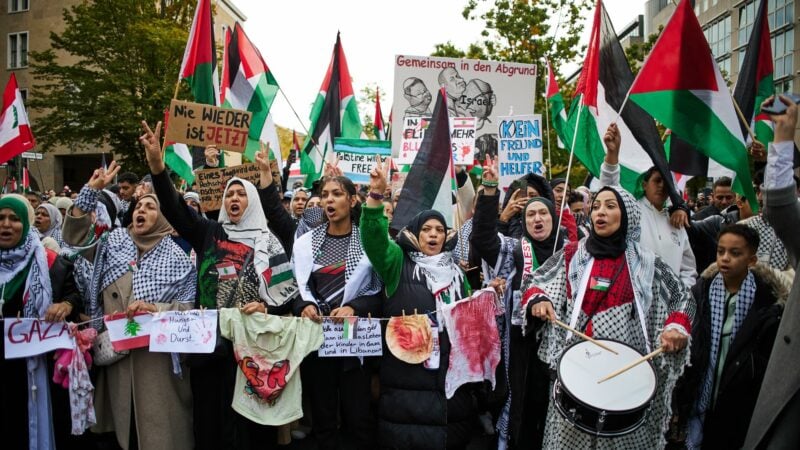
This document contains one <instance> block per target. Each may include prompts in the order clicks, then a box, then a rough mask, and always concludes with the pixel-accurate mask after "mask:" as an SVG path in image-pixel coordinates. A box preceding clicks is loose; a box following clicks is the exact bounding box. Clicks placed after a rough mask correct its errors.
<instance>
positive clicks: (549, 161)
mask: <svg viewBox="0 0 800 450" xmlns="http://www.w3.org/2000/svg"><path fill="white" fill-rule="evenodd" d="M545 91H547V89H545ZM544 96H545V101H544V102H545V105H544V115H545V121H546V126H547V170H548V171H549V172H550V177H551V178H552V175H553V172H552V168H553V160H552V154H551V153H550V105H548V104H547V92H545V93H544Z"/></svg>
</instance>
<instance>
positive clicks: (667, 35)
mask: <svg viewBox="0 0 800 450" xmlns="http://www.w3.org/2000/svg"><path fill="white" fill-rule="evenodd" d="M630 100H631V101H632V102H634V103H636V104H638V105H639V106H641V107H642V108H643V109H644V110H645V111H647V112H648V113H649V114H650V115H651V116H653V117H654V118H655V119H656V120H658V121H659V122H661V123H663V124H664V126H666V127H668V128H670V129H671V130H672V132H673V133H675V134H677V135H678V136H680V137H681V139H683V140H685V141H686V142H688V143H689V144H691V145H693V146H695V147H696V148H697V149H698V150H700V151H701V152H702V153H703V154H705V155H706V156H708V157H709V158H711V159H713V160H715V161H717V162H719V163H720V164H721V165H723V166H725V167H727V168H729V169H731V170H733V171H734V172H735V174H736V177H735V179H734V182H733V190H734V191H736V192H738V193H739V194H742V195H744V196H745V197H747V199H748V201H749V203H750V205H751V207H752V208H753V209H754V210H756V209H757V208H758V202H757V199H756V195H755V191H754V190H753V183H752V181H751V178H750V166H749V161H748V157H747V149H746V148H745V142H744V135H743V134H742V129H741V127H740V124H739V119H738V117H737V116H736V111H735V109H734V106H733V99H732V98H731V93H730V91H728V87H727V84H726V83H725V80H724V79H723V78H722V74H721V73H720V71H719V67H717V63H716V61H715V60H714V56H713V55H712V54H711V49H710V48H709V46H708V42H707V41H706V38H705V35H704V34H703V30H702V28H700V23H699V22H698V21H697V16H696V15H695V13H694V9H693V8H692V5H691V3H690V2H689V0H681V2H680V3H679V4H678V7H677V8H676V10H675V12H674V13H673V15H672V17H671V18H670V20H669V22H668V23H667V25H666V27H664V30H663V31H662V32H661V36H660V37H659V38H658V41H656V44H655V45H654V46H653V49H652V50H651V51H650V55H649V56H648V58H647V61H646V62H645V63H644V66H643V67H642V69H641V70H640V71H639V75H638V76H637V77H636V80H635V81H634V82H633V86H631V90H630Z"/></svg>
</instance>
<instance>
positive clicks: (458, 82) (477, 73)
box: [392, 55, 537, 165]
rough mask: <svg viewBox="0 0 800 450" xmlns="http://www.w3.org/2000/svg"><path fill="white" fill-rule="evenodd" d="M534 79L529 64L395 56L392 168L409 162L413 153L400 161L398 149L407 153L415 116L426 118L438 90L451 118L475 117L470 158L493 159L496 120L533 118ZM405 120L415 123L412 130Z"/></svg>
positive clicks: (410, 148)
mask: <svg viewBox="0 0 800 450" xmlns="http://www.w3.org/2000/svg"><path fill="white" fill-rule="evenodd" d="M536 76H537V67H536V65H533V64H519V63H509V62H498V61H479V60H474V59H457V58H439V57H432V56H406V55H397V56H395V71H394V99H393V100H394V104H393V110H392V116H393V117H394V118H395V120H396V121H397V122H398V126H395V127H392V156H393V157H394V158H396V159H397V158H399V159H397V163H398V164H410V163H411V161H413V155H412V157H411V158H410V160H409V159H408V158H407V157H408V156H409V155H406V158H403V157H402V151H403V150H404V146H405V150H406V151H413V150H414V149H415V146H416V145H418V144H417V143H421V142H422V137H421V136H419V135H412V133H409V129H411V130H413V131H414V132H418V131H419V130H417V128H416V127H418V126H419V125H421V124H422V121H421V120H420V118H429V117H431V115H432V113H433V100H434V99H435V98H436V91H437V90H438V89H439V88H440V87H444V88H445V91H446V94H447V110H448V115H449V116H450V117H451V118H456V117H474V118H475V137H474V139H475V143H474V148H475V152H476V155H475V157H476V158H477V159H479V160H481V161H483V160H484V157H485V156H484V155H485V154H486V153H489V154H490V155H492V156H494V155H496V154H497V120H498V116H500V115H511V114H533V105H534V99H535V98H536ZM398 118H399V120H398ZM407 119H415V121H414V122H416V127H415V124H414V123H413V122H411V123H409V122H408V121H407ZM422 129H424V128H422ZM451 130H452V126H451ZM407 133H408V136H409V137H407V138H406V134H407ZM404 138H406V140H404ZM408 139H410V140H408ZM415 139H416V140H417V141H415ZM404 142H405V144H404ZM415 142H416V143H415ZM456 164H457V165H459V164H461V163H459V162H456ZM465 164H472V161H469V162H467V163H465Z"/></svg>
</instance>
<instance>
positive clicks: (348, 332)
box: [342, 317, 358, 341]
mask: <svg viewBox="0 0 800 450" xmlns="http://www.w3.org/2000/svg"><path fill="white" fill-rule="evenodd" d="M357 328H358V317H345V318H344V320H343V321H342V339H344V340H346V341H348V340H350V339H355V338H356V329H357Z"/></svg>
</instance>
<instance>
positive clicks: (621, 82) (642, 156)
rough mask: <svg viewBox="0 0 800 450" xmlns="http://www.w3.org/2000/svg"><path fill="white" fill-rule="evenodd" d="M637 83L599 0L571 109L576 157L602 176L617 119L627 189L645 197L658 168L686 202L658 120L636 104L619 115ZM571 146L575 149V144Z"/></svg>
mask: <svg viewBox="0 0 800 450" xmlns="http://www.w3.org/2000/svg"><path fill="white" fill-rule="evenodd" d="M632 83H633V72H632V71H631V68H630V66H629V65H628V60H627V59H626V58H625V52H624V51H623V49H622V45H620V43H619V40H618V39H617V33H616V32H615V31H614V27H613V26H612V25H611V19H610V18H609V17H608V14H607V13H606V10H605V7H604V6H603V2H602V1H600V0H598V2H597V8H596V10H595V15H594V25H593V26H592V32H591V35H590V38H589V49H588V51H587V54H586V60H585V62H584V64H583V69H582V70H581V76H580V79H579V80H578V87H577V90H576V98H575V99H574V100H573V102H572V105H571V106H570V114H569V125H568V126H567V129H569V128H572V129H574V130H575V136H574V143H575V146H574V149H573V151H574V152H575V156H577V157H578V159H579V160H580V161H581V162H582V163H583V165H585V166H586V168H587V169H589V172H591V173H592V175H594V176H596V177H599V176H600V166H601V164H602V163H603V159H604V158H605V146H604V144H603V135H604V134H605V132H606V129H608V126H609V125H610V124H611V123H612V122H614V121H616V123H617V126H618V127H619V131H620V134H621V136H622V145H621V148H620V155H619V162H620V168H621V173H620V183H621V184H622V186H623V187H624V188H625V189H626V190H628V191H630V192H631V193H635V194H637V196H640V195H642V194H643V192H642V187H641V182H640V180H639V178H640V176H641V174H642V173H644V172H645V171H647V170H648V169H649V168H650V167H653V166H655V167H656V168H657V169H658V171H659V173H661V176H662V177H663V179H664V181H665V183H666V187H667V190H668V192H669V196H670V199H671V200H672V202H673V204H680V203H682V202H683V199H682V198H681V196H680V195H679V194H678V192H677V191H676V190H675V185H674V183H673V181H672V174H671V173H670V171H669V165H668V163H667V159H666V156H665V154H664V146H663V143H662V142H661V138H660V136H659V135H658V129H656V125H655V122H654V121H653V119H652V118H651V117H650V116H648V115H647V113H645V112H644V111H643V110H642V109H641V108H640V107H639V106H637V105H636V104H632V103H631V102H627V103H626V104H625V109H624V110H623V111H622V114H621V115H620V114H619V110H620V108H622V106H623V103H624V101H625V95H626V94H627V92H628V90H629V89H630V87H631V84H632ZM618 117H619V118H618ZM570 137H571V136H568V137H567V139H569V138H570ZM566 144H567V145H571V144H572V142H567V143H566Z"/></svg>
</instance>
